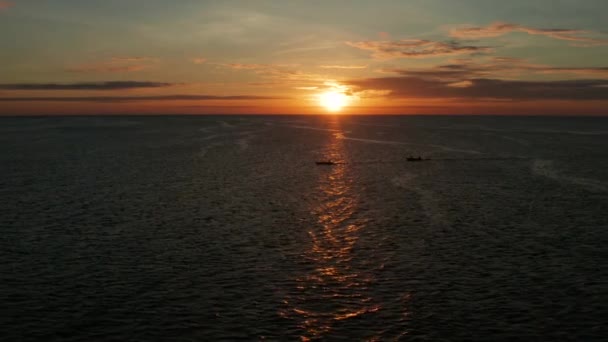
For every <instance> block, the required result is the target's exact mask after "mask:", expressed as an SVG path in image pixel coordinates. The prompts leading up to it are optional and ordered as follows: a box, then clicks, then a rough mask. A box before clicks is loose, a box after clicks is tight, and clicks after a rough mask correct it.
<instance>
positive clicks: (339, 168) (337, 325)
mask: <svg viewBox="0 0 608 342" xmlns="http://www.w3.org/2000/svg"><path fill="white" fill-rule="evenodd" d="M338 121H339V120H336V122H338ZM332 126H333V127H335V129H336V130H341V129H340V127H339V124H334V125H332ZM344 144H345V143H344V140H343V139H341V138H340V133H335V134H333V137H332V138H330V139H329V141H328V144H327V145H326V146H325V147H324V148H323V150H322V154H323V157H324V158H326V159H328V160H334V161H338V162H340V163H339V164H337V165H334V166H332V167H330V168H325V169H320V172H319V179H318V187H317V188H316V189H315V193H316V199H317V201H315V202H316V203H310V208H309V210H310V214H311V215H312V216H313V217H315V218H316V224H315V225H314V226H313V227H311V228H310V230H309V231H308V234H309V236H310V245H309V246H308V248H307V249H306V250H304V251H303V252H302V254H301V258H302V259H303V261H305V262H306V263H307V264H308V265H309V268H308V270H307V271H304V272H303V273H301V274H299V275H298V276H296V278H295V279H294V280H295V285H296V289H295V290H294V291H293V292H292V293H291V294H289V295H287V296H286V298H284V304H285V308H284V309H283V310H280V315H281V317H283V318H288V319H292V320H294V321H296V322H297V326H298V330H300V333H301V340H302V341H311V340H320V339H324V338H328V337H329V336H332V335H333V334H337V335H335V336H340V334H344V333H345V332H347V331H352V330H353V329H357V328H358V324H359V323H360V321H359V319H361V317H362V316H370V315H371V316H377V315H379V314H380V312H381V310H382V306H381V304H380V303H379V302H378V301H377V300H376V299H375V298H374V295H373V290H372V288H373V286H374V283H375V282H377V279H376V276H375V274H376V272H377V271H378V270H380V269H381V268H382V267H383V265H375V266H370V265H372V264H375V263H374V262H369V263H368V261H367V260H366V261H365V262H364V263H363V264H362V263H361V259H360V258H361V256H357V255H356V253H355V248H356V245H357V243H358V241H359V239H360V237H361V233H362V231H364V230H365V229H366V228H368V224H369V220H368V218H366V217H364V216H361V215H360V213H359V212H360V206H361V198H360V197H359V191H358V190H357V186H356V183H357V182H356V177H355V175H354V174H353V172H352V171H353V170H352V169H351V167H350V166H349V165H348V163H347V162H348V160H349V159H350V158H349V154H348V152H347V151H346V149H345V146H344ZM371 330H372V331H373V328H371ZM366 332H370V331H366ZM371 340H374V339H371Z"/></svg>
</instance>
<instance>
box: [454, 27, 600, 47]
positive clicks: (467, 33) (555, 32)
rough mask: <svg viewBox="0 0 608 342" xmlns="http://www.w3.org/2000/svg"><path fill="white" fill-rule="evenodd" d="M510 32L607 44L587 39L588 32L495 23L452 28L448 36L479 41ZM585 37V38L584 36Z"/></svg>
mask: <svg viewBox="0 0 608 342" xmlns="http://www.w3.org/2000/svg"><path fill="white" fill-rule="evenodd" d="M512 32H523V33H527V34H530V35H539V36H545V37H549V38H553V39H559V40H567V41H572V42H577V43H579V44H587V45H603V44H608V40H606V39H596V38H590V37H588V35H589V34H592V32H590V31H585V30H574V29H565V28H551V29H541V28H534V27H529V26H524V25H518V24H513V23H505V22H495V23H492V24H490V25H487V26H464V27H458V28H454V29H452V30H451V31H450V35H451V36H452V37H454V38H464V39H479V38H492V37H499V36H503V35H505V34H508V33H512ZM585 35H587V36H585Z"/></svg>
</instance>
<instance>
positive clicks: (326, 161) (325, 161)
mask: <svg viewBox="0 0 608 342" xmlns="http://www.w3.org/2000/svg"><path fill="white" fill-rule="evenodd" d="M315 163H316V164H317V165H336V163H335V162H333V161H331V160H319V161H316V162H315Z"/></svg>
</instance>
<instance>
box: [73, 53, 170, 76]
mask: <svg viewBox="0 0 608 342" xmlns="http://www.w3.org/2000/svg"><path fill="white" fill-rule="evenodd" d="M157 63H158V60H157V59H154V58H150V57H112V58H110V60H107V61H103V62H97V63H87V64H80V65H75V66H70V67H68V68H66V70H67V71H70V72H81V73H86V72H102V73H103V72H107V73H114V72H117V73H120V72H135V71H142V70H145V69H148V68H150V67H152V66H153V65H155V64H157Z"/></svg>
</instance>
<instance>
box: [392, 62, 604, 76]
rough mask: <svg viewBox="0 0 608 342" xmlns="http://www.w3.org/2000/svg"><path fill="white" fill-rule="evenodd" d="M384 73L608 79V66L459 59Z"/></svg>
mask: <svg viewBox="0 0 608 342" xmlns="http://www.w3.org/2000/svg"><path fill="white" fill-rule="evenodd" d="M382 71H383V72H392V73H396V74H400V75H403V76H409V77H420V78H431V79H441V80H450V81H462V80H467V79H471V78H513V77H515V76H521V75H530V74H561V75H570V76H571V75H576V76H584V77H592V78H608V67H553V66H549V65H544V64H534V63H530V62H528V61H526V60H524V59H519V58H511V57H492V58H489V59H485V60H481V61H474V60H472V59H456V60H453V61H451V62H450V63H449V64H443V65H439V66H435V67H431V68H425V69H383V70H382Z"/></svg>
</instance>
